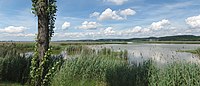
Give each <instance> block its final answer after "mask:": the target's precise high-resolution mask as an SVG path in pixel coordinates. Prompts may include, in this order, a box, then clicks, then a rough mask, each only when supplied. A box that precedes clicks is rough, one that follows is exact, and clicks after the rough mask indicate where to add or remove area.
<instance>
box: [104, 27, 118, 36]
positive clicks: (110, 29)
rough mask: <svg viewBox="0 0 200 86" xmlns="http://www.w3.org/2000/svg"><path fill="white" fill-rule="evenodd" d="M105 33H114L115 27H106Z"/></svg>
mask: <svg viewBox="0 0 200 86" xmlns="http://www.w3.org/2000/svg"><path fill="white" fill-rule="evenodd" d="M103 33H104V34H105V35H110V34H114V33H115V31H114V30H113V27H108V28H106V29H105V30H104V31H103Z"/></svg>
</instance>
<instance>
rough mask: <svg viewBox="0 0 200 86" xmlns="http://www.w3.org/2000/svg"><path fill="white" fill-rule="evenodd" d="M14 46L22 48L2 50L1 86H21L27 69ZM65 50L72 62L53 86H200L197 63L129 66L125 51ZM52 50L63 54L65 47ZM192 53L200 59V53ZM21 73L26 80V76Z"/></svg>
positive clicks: (66, 66) (53, 81) (6, 47)
mask: <svg viewBox="0 0 200 86" xmlns="http://www.w3.org/2000/svg"><path fill="white" fill-rule="evenodd" d="M13 46H18V47H19V46H22V45H12V46H10V45H8V46H7V45H4V46H1V47H0V51H1V52H0V81H1V82H0V86H20V84H18V83H21V79H22V77H21V71H20V70H24V69H26V68H27V67H24V68H21V67H22V66H26V65H27V64H28V63H23V62H26V61H25V59H24V58H21V57H20V56H19V54H18V53H17V52H18V51H17V50H16V49H17V48H15V47H14V48H13ZM23 46H24V45H23ZM26 46H28V45H26ZM54 46H58V45H54ZM64 48H65V49H66V51H67V52H68V53H69V54H70V55H72V57H73V58H69V59H67V60H65V62H64V64H63V65H62V67H61V69H60V70H57V72H56V75H55V76H54V77H53V78H52V82H51V85H52V86H200V65H199V64H198V63H191V62H181V61H174V62H170V63H169V64H167V65H164V66H159V64H157V63H156V62H154V61H153V60H146V61H144V62H142V63H140V64H136V63H133V64H132V65H130V64H129V63H128V62H127V61H128V56H127V55H128V52H127V51H126V50H125V51H120V52H115V51H112V50H111V49H107V48H103V49H102V50H98V51H97V50H92V49H89V48H87V47H85V46H77V45H67V46H64ZM53 49H55V50H60V49H63V46H58V47H54V48H53ZM58 52H60V51H58ZM180 52H183V51H180ZM185 52H191V51H185ZM192 52H193V53H194V52H196V54H197V55H199V56H200V49H197V50H195V51H192ZM20 68H21V69H20ZM22 73H25V75H26V76H25V78H26V79H27V72H22ZM25 81H26V80H25ZM12 82H13V83H12Z"/></svg>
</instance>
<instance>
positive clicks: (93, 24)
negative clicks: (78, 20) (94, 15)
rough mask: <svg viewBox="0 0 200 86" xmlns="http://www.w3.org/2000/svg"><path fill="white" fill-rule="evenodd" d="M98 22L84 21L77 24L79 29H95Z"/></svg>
mask: <svg viewBox="0 0 200 86" xmlns="http://www.w3.org/2000/svg"><path fill="white" fill-rule="evenodd" d="M99 25H100V24H99V23H97V22H88V21H84V22H83V23H82V25H81V26H79V27H78V28H79V29H86V30H93V29H96V28H97V27H98V26H99Z"/></svg>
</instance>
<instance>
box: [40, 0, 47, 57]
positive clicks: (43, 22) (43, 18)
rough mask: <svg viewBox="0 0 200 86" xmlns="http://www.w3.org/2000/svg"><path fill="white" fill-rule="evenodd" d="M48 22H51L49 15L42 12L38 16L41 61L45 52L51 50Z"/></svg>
mask: <svg viewBox="0 0 200 86" xmlns="http://www.w3.org/2000/svg"><path fill="white" fill-rule="evenodd" d="M45 1H46V0H45ZM44 7H47V5H46V4H45V6H44ZM42 10H44V8H41V11H42ZM48 21H49V19H48V15H47V14H46V13H45V11H42V13H41V14H40V15H38V36H37V39H38V40H37V42H38V53H39V59H40V60H41V59H42V58H43V57H44V55H45V52H47V50H48V48H49V27H48V24H49V23H48Z"/></svg>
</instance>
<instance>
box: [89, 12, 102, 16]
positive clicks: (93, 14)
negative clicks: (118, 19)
mask: <svg viewBox="0 0 200 86" xmlns="http://www.w3.org/2000/svg"><path fill="white" fill-rule="evenodd" d="M99 15H100V13H99V12H94V13H92V14H90V17H98V16H99Z"/></svg>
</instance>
